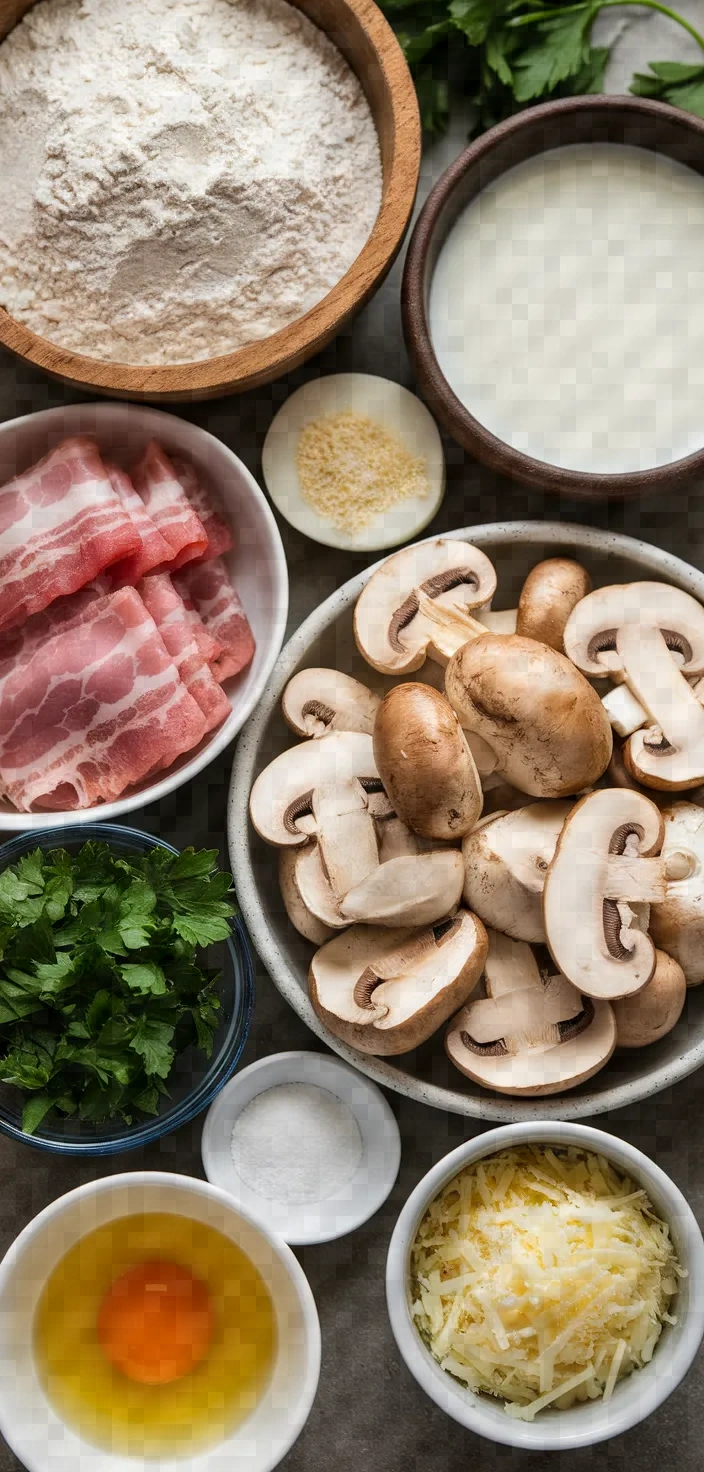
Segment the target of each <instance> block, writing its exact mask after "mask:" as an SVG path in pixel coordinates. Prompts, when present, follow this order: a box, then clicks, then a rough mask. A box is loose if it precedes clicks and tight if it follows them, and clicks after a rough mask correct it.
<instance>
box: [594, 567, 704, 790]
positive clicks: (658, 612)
mask: <svg viewBox="0 0 704 1472" xmlns="http://www.w3.org/2000/svg"><path fill="white" fill-rule="evenodd" d="M565 649H566V651H567V653H568V655H569V657H570V659H572V660H573V661H574V663H575V664H576V665H577V666H578V668H579V669H581V670H582V671H583V673H584V674H586V675H589V676H591V677H595V676H604V675H609V674H610V675H611V676H612V678H614V679H615V680H616V681H617V682H618V683H621V682H622V681H625V683H626V685H627V686H628V689H629V691H630V694H631V697H632V699H631V700H630V701H629V700H627V698H626V697H625V696H624V695H617V694H615V693H614V692H613V691H612V692H610V694H609V695H608V696H607V697H606V700H607V706H608V708H609V710H610V714H611V718H612V719H614V717H615V722H614V723H615V725H616V729H617V730H619V729H620V730H621V731H622V732H623V734H624V735H628V741H627V743H626V746H625V748H624V761H625V763H626V767H627V769H628V771H629V772H631V774H632V776H633V777H635V778H636V780H637V781H639V782H642V783H644V785H645V786H647V787H656V788H662V789H666V790H669V791H684V790H687V789H689V788H693V787H698V786H699V785H700V784H701V782H702V781H704V706H703V705H702V703H701V702H702V699H703V698H704V687H702V688H700V689H696V690H693V689H692V687H691V685H690V684H689V683H688V680H689V679H690V678H692V677H693V676H698V675H701V673H702V670H704V609H702V607H701V606H700V604H699V603H697V601H696V599H694V598H692V597H690V595H689V594H688V593H683V592H682V590H681V589H679V588H670V587H669V586H668V585H667V584H666V583H647V582H643V583H629V584H624V585H620V584H619V585H614V586H613V587H609V588H600V589H598V590H597V591H596V592H594V593H590V594H589V596H588V597H587V598H583V599H582V601H581V603H579V604H578V605H577V607H576V608H575V609H574V611H573V613H572V614H571V616H570V619H569V621H568V624H567V628H566V629H565ZM685 677H686V678H685ZM639 713H641V719H640V721H639Z"/></svg>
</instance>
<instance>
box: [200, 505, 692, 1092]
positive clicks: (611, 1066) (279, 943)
mask: <svg viewBox="0 0 704 1472" xmlns="http://www.w3.org/2000/svg"><path fill="white" fill-rule="evenodd" d="M449 535H450V536H454V537H457V538H460V539H462V540H466V541H471V542H474V543H475V544H476V546H478V547H481V548H482V550H483V551H484V552H486V553H487V554H488V555H489V557H491V558H492V561H493V562H494V563H495V565H496V570H497V573H498V578H499V594H498V595H497V598H496V599H495V606H496V607H497V608H501V607H504V608H512V607H515V604H516V601H517V598H518V594H519V592H520V588H521V584H522V582H523V579H524V578H525V576H526V574H527V573H528V572H529V570H530V568H531V567H533V566H534V564H535V563H536V562H539V561H540V559H541V558H543V557H554V556H556V555H558V554H559V553H560V552H564V553H565V554H566V555H568V556H572V557H577V558H579V560H580V561H581V562H583V563H584V564H585V565H586V567H587V568H588V569H589V571H590V573H591V575H592V578H593V580H594V585H595V587H603V586H604V585H606V584H607V583H620V582H630V581H633V580H635V579H641V578H648V579H652V578H655V579H659V580H661V581H664V582H668V583H672V584H674V585H675V587H678V588H683V589H684V590H685V591H686V592H688V593H692V594H693V595H694V597H695V598H698V599H700V601H701V602H704V573H701V572H697V571H696V569H695V568H693V567H689V566H688V565H687V563H686V562H681V561H680V559H679V558H677V557H672V556H670V554H669V553H667V552H661V551H659V549H658V548H657V547H650V546H648V545H647V544H646V543H645V542H638V541H635V540H634V539H633V538H631V537H621V536H617V535H615V534H611V533H609V532H600V531H593V530H592V529H591V528H589V527H583V526H560V525H558V524H557V523H554V522H547V523H541V522H528V521H509V522H497V523H493V524H489V525H484V526H474V527H463V528H461V529H460V530H458V531H456V532H453V533H450V534H449ZM376 565H377V566H378V565H379V564H376ZM371 571H372V569H371V568H368V569H367V570H366V571H365V572H363V573H360V574H359V575H358V576H357V577H354V578H351V579H350V581H349V582H348V583H345V584H344V585H343V587H341V588H339V589H338V591H337V592H336V593H333V594H332V596H331V597H330V598H327V599H326V600H325V602H324V603H321V605H320V607H319V608H317V609H316V610H315V612H314V613H312V614H311V615H310V618H307V619H306V621H305V623H303V624H302V625H301V627H300V629H298V631H297V633H295V634H294V636H293V638H292V639H290V640H289V643H288V644H287V645H286V647H285V649H284V650H283V652H282V654H281V656H280V658H279V661H278V664H277V665H276V668H275V669H274V672H273V675H272V677H271V679H270V680H269V683H268V686H267V690H266V694H265V695H264V698H263V699H262V701H261V702H260V704H259V706H258V707H257V709H256V710H255V712H254V714H253V716H252V717H251V718H250V720H249V722H248V723H247V725H246V726H245V728H244V730H243V732H242V735H241V737H240V741H239V745H238V749H237V754H236V758H235V766H234V770H233V774H232V787H231V789H230V804H229V819H228V822H229V830H228V831H229V839H230V857H231V861H232V868H233V871H234V875H235V884H236V887H237V892H238V895H239V900H240V904H241V907H242V913H243V916H244V919H245V920H246V923H247V925H248V927H249V932H250V935H251V937H252V940H253V942H254V945H255V947H256V949H257V951H258V952H259V955H260V956H261V959H262V961H263V963H264V965H265V967H266V969H267V971H268V972H269V975H270V976H271V977H272V979H273V981H274V982H275V984H276V986H277V987H278V989H279V991H280V992H281V994H282V996H284V997H285V998H286V1000H287V1001H288V1002H290V1004H291V1006H292V1007H293V1008H294V1009H295V1011H296V1012H297V1013H298V1015H299V1017H302V1018H303V1020H304V1022H306V1023H307V1024H308V1026H309V1027H310V1028H312V1030H313V1032H315V1033H317V1035H318V1037H320V1038H322V1039H323V1040H324V1042H326V1043H328V1044H329V1045H330V1047H331V1048H334V1050H335V1052H336V1053H339V1054H340V1057H342V1058H346V1059H347V1061H348V1062H349V1063H352V1064H354V1066H355V1067H356V1068H359V1069H361V1071H362V1073H366V1074H367V1075H368V1077H369V1078H373V1079H375V1080H376V1082H377V1083H379V1084H383V1085H385V1086H386V1088H390V1089H396V1090H397V1091H398V1092H399V1093H401V1094H408V1095H410V1097H411V1098H413V1099H419V1100H421V1102H422V1103H425V1104H431V1105H434V1106H435V1108H437V1109H448V1110H450V1111H451V1112H452V1113H455V1114H468V1115H472V1116H473V1117H474V1118H478V1119H491V1120H501V1121H509V1120H529V1119H580V1118H584V1117H585V1116H588V1115H593V1114H602V1113H604V1112H605V1111H606V1110H609V1109H618V1108H620V1107H622V1106H623V1105H625V1104H632V1103H635V1102H636V1101H637V1100H639V1099H645V1098H647V1097H648V1095H650V1094H656V1093H657V1092H658V1091H659V1090H660V1089H665V1088H667V1087H669V1085H670V1084H673V1083H676V1082H677V1080H678V1079H681V1078H685V1077H686V1075H687V1074H689V1073H692V1072H693V1071H694V1069H695V1068H699V1066H700V1065H701V1064H702V1063H704V987H701V988H700V989H695V990H694V991H691V992H690V993H689V995H688V998H687V1002H686V1005H685V1009H684V1012H683V1014H682V1017H681V1019H680V1021H679V1023H678V1025H677V1027H676V1028H675V1029H674V1030H673V1031H672V1032H671V1033H670V1034H669V1035H668V1036H667V1037H666V1038H663V1039H662V1041H661V1042H659V1043H655V1044H653V1045H652V1046H651V1047H649V1048H643V1049H638V1050H633V1051H632V1052H627V1053H623V1054H617V1055H615V1056H614V1057H613V1058H612V1059H611V1061H610V1063H608V1064H607V1066H606V1068H604V1069H602V1071H601V1073H598V1074H597V1075H596V1076H595V1077H594V1078H591V1079H589V1080H588V1081H587V1083H585V1084H583V1085H581V1087H579V1088H577V1089H574V1090H571V1091H569V1092H568V1093H565V1094H558V1095H552V1096H550V1097H548V1098H545V1099H512V1098H508V1097H506V1096H504V1095H502V1094H493V1093H491V1092H490V1091H489V1090H488V1089H483V1088H481V1087H480V1086H479V1085H478V1084H474V1083H472V1082H471V1080H470V1079H466V1078H464V1076H463V1075H462V1074H460V1073H458V1072H457V1070H456V1069H455V1068H453V1066H452V1064H451V1063H450V1062H449V1060H448V1059H447V1057H446V1055H445V1051H444V1048H443V1031H444V1029H441V1030H440V1032H439V1033H437V1034H436V1036H435V1037H434V1038H431V1039H430V1041H429V1042H427V1043H425V1044H424V1045H423V1047H421V1048H418V1049H416V1050H415V1051H414V1052H412V1053H404V1054H402V1055H401V1056H400V1057H398V1058H372V1057H370V1056H369V1054H366V1053H359V1052H357V1050H356V1049H355V1048H350V1047H348V1046H347V1045H346V1044H345V1043H342V1042H340V1041H339V1039H338V1038H336V1037H334V1036H333V1034H332V1033H330V1032H329V1031H328V1030H327V1028H326V1027H324V1026H323V1024H322V1022H320V1021H319V1019H318V1017H317V1016H316V1014H315V1012H314V1011H313V1008H312V1006H311V1004H310V1002H309V1000H308V990H307V984H306V978H307V973H308V964H309V961H310V958H311V956H312V954H313V950H314V948H313V947H312V946H311V945H310V944H309V943H308V942H307V941H305V940H304V939H303V938H302V936H300V935H298V933H297V932H296V931H295V930H294V929H293V926H292V925H291V924H290V922H289V920H288V917H287V915H286V912H285V910H284V907H283V904H282V901H281V897H280V894H279V887H278V880H277V854H276V850H275V849H272V848H270V847H268V845H267V844H265V843H262V841H261V840H260V839H259V838H258V837H257V835H256V834H255V832H254V830H253V829H252V827H251V825H250V823H249V818H248V811H247V809H248V800H249V792H250V788H251V786H252V783H253V782H254V779H255V777H257V776H258V774H259V772H261V771H262V769H263V768H264V767H265V766H267V765H268V763H269V762H270V761H272V759H273V758H274V757H275V756H277V755H278V753H279V752H280V751H283V750H284V748H285V747H287V746H290V745H292V744H293V741H294V739H295V738H293V737H292V734H291V732H290V731H289V730H288V727H287V726H286V725H285V723H284V721H283V718H282V716H281V713H280V709H279V702H280V699H281V694H282V691H283V689H284V686H285V685H286V683H287V681H288V680H290V678H291V676H292V675H294V674H295V673H296V671H297V670H299V669H304V668H305V667H306V666H307V665H334V666H336V667H337V668H338V669H341V670H347V671H348V672H349V673H350V674H353V675H356V676H357V678H358V679H361V680H364V681H366V683H367V684H370V685H372V686H373V687H374V688H376V689H382V688H383V682H381V683H380V677H379V676H378V675H376V674H375V672H374V671H373V670H370V668H369V666H368V665H366V664H365V662H364V660H363V659H362V657H361V655H360V654H359V652H358V650H357V648H356V645H355V642H354V637H353V633H352V615H353V612H354V605H355V603H356V601H357V598H358V597H359V594H360V592H361V590H362V588H363V587H364V584H365V582H366V581H367V579H368V577H369V575H370V572H371ZM390 683H393V682H390Z"/></svg>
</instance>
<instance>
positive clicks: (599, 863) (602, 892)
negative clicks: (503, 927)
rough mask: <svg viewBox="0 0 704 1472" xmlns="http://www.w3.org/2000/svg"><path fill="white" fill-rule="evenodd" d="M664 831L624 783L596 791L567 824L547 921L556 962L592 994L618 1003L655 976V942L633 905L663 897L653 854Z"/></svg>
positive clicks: (547, 900) (547, 890) (549, 879)
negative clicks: (638, 922) (643, 925)
mask: <svg viewBox="0 0 704 1472" xmlns="http://www.w3.org/2000/svg"><path fill="white" fill-rule="evenodd" d="M663 830H664V825H663V821H662V817H661V815H660V812H659V810H658V809H657V808H656V806H655V804H654V803H652V802H650V800H649V799H648V798H647V797H643V796H642V795H641V794H640V793H639V792H634V791H632V790H631V789H629V788H625V787H624V788H609V789H606V790H601V791H599V792H592V793H590V794H589V796H588V797H584V798H582V800H581V802H578V803H577V804H576V805H575V807H574V808H573V809H572V812H571V813H570V814H569V816H568V818H567V819H566V821H565V824H564V826H563V828H562V831H561V833H560V836H559V838H558V841H557V847H556V849H555V855H554V858H553V860H552V863H551V864H550V867H549V869H548V872H547V875H546V879H545V887H544V890H543V919H544V923H545V933H546V935H547V942H548V945H549V947H550V951H551V954H552V956H553V958H554V960H555V963H556V965H557V966H558V967H559V970H560V971H561V972H562V974H563V975H564V976H566V977H567V978H568V980H569V981H571V982H572V984H573V985H574V986H576V987H577V988H578V990H579V991H580V992H582V993H584V994H585V995H586V996H591V997H598V998H604V999H606V1000H607V1001H614V1000H616V999H618V998H619V997H626V996H630V994H631V993H632V992H638V991H640V990H641V989H642V988H643V987H644V986H645V985H646V984H647V982H649V981H650V978H651V976H652V974H653V971H654V970H655V947H654V945H653V943H652V941H651V939H650V937H649V936H648V935H647V934H644V933H643V931H642V930H640V929H639V928H638V926H637V924H635V923H634V921H636V920H637V914H636V913H634V911H633V910H632V909H631V904H633V903H637V904H641V903H649V902H651V901H653V900H654V899H655V898H658V897H659V898H663V896H664V892H665V890H664V884H665V881H664V869H663V865H662V863H661V861H660V860H655V859H653V858H651V855H653V854H656V853H658V852H659V850H660V846H661V843H662V837H663Z"/></svg>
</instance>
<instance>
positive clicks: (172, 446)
mask: <svg viewBox="0 0 704 1472" xmlns="http://www.w3.org/2000/svg"><path fill="white" fill-rule="evenodd" d="M70 435H89V436H91V438H93V439H95V440H96V441H97V444H98V447H99V449H100V450H101V451H102V452H103V453H104V454H105V455H107V456H108V457H109V458H110V459H113V460H116V461H117V462H118V463H119V464H121V465H125V466H126V467H128V466H129V465H131V464H132V463H133V461H134V460H136V459H138V457H139V456H140V454H141V453H142V450H143V449H144V447H145V445H147V444H148V442H149V440H151V439H157V440H158V441H159V443H160V444H161V445H163V447H164V449H165V450H166V452H167V454H173V455H184V456H185V457H186V459H188V460H191V461H192V462H193V464H194V465H195V466H196V468H197V469H198V470H200V471H201V472H202V473H203V475H204V476H205V478H206V480H207V482H208V483H209V484H211V485H212V486H213V489H214V490H215V491H216V493H217V495H218V496H219V498H220V501H221V503H222V506H223V509H224V511H225V513H226V515H227V516H228V519H229V520H230V521H231V523H232V526H233V529H234V531H235V546H234V547H233V549H232V551H231V552H229V553H228V554H227V555H226V557H225V562H226V563H227V566H228V569H229V571H230V573H231V576H232V583H233V586H234V587H235V588H236V589H237V592H238V593H239V594H240V597H241V599H242V603H243V605H244V610H245V613H246V614H247V617H248V619H249V622H250V624H251V626H252V632H253V634H254V638H255V640H256V649H255V652H254V658H253V660H252V662H251V664H250V665H248V667H247V669H245V670H243V671H242V673H241V674H239V675H236V676H235V677H234V679H232V680H228V681H227V682H226V684H225V686H224V689H225V694H226V695H227V696H228V698H229V701H230V705H231V706H232V714H231V715H230V716H228V717H227V718H226V720H225V721H223V724H222V725H221V726H219V727H218V728H217V730H215V731H213V732H212V733H211V734H209V735H208V736H206V737H205V738H204V739H203V741H202V742H201V743H200V746H197V747H196V748H195V750H194V751H192V752H185V753H184V755H183V756H182V757H180V758H179V760H178V761H177V762H174V763H173V764H172V765H171V766H170V767H168V768H167V770H166V772H164V773H162V774H160V775H159V776H158V777H156V778H152V779H151V780H149V779H147V780H145V781H143V782H141V783H138V784H137V785H136V786H135V787H129V788H128V789H127V791H126V792H125V793H123V794H122V796H120V797H119V798H117V800H116V801H115V802H108V803H100V804H99V805H98V806H96V807H92V808H84V809H81V810H79V811H71V812H63V813H62V812H56V813H50V812H47V813H18V812H17V809H16V808H14V807H13V806H12V804H11V803H8V802H7V801H4V800H3V799H2V798H0V832H2V831H3V830H19V831H21V832H25V831H26V830H27V829H29V828H51V827H55V826H60V825H61V824H64V823H89V822H91V820H93V819H95V818H99V819H100V820H101V821H102V820H103V819H107V818H119V817H121V816H123V814H125V813H129V812H132V811H133V810H134V809H135V808H142V807H144V805H145V803H148V802H157V801H158V800H159V799H160V798H162V797H166V796H167V794H168V793H170V792H174V791H175V790H176V788H178V787H183V786H184V784H185V783H186V782H190V781H191V779H192V778H193V777H196V776H197V775H198V773H199V772H202V771H203V769H204V768H205V767H207V766H209V764H210V762H212V761H214V760H215V758H216V757H217V756H219V755H220V753H221V752H222V751H224V750H225V748H226V747H227V746H229V745H230V742H231V741H233V740H234V738H235V736H236V735H237V733H238V731H239V730H240V729H241V727H242V726H243V725H244V722H245V721H246V720H247V717H248V716H249V715H250V714H251V712H252V711H253V710H254V707H255V706H256V704H257V701H258V700H259V698H260V696H261V695H262V692H263V691H264V690H265V689H266V686H267V682H268V679H269V676H270V674H271V671H272V669H273V667H274V664H275V663H276V658H277V655H278V653H279V650H280V649H281V645H282V643H283V638H284V634H285V632H286V619H287V617H288V568H287V565H286V554H285V552H284V548H283V543H282V541H281V536H280V534H279V529H278V527H277V525H276V522H275V520H274V517H273V515H272V512H271V510H270V507H269V503H268V501H267V499H266V496H265V495H264V492H263V491H261V490H260V488H259V486H258V485H257V482H256V481H255V479H254V476H253V475H251V474H250V472H249V471H248V469H247V467H246V465H244V464H243V463H242V461H241V460H238V458H237V456H236V455H234V454H233V453H232V450H229V449H228V448H227V445H224V444H222V442H221V441H220V440H217V439H216V438H215V436H214V435H212V434H208V433H207V431H206V430H204V429H199V428H198V427H197V425H195V424H189V423H188V422H187V421H186V420H185V419H177V418H176V416H175V415H173V414H164V413H161V412H160V411H159V410H158V409H148V408H143V407H141V406H140V405H128V404H72V405H67V406H66V407H65V408H61V409H45V410H43V411H42V412H41V413H39V414H29V415H27V416H26V417H25V418H23V419H11V420H10V421H9V422H8V423H7V424H2V425H0V485H2V484H4V483H5V482H6V481H8V480H11V479H12V477H13V476H14V475H16V474H18V473H19V472H21V471H23V470H26V469H27V467H28V466H30V465H33V464H34V463H35V462H36V461H37V460H40V459H41V458H42V456H43V455H45V454H46V453H47V451H49V450H50V449H51V448H52V447H53V446H54V445H56V444H58V442H59V441H60V440H62V439H65V438H66V437H67V436H70Z"/></svg>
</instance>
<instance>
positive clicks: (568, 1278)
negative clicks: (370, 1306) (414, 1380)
mask: <svg viewBox="0 0 704 1472" xmlns="http://www.w3.org/2000/svg"><path fill="white" fill-rule="evenodd" d="M684 1276H685V1273H684V1270H683V1269H682V1268H681V1267H680V1265H679V1263H678V1262H677V1259H676V1256H675V1251H674V1248H673V1245H672V1242H671V1240H670V1232H669V1228H668V1226H667V1225H666V1223H665V1222H663V1221H661V1220H660V1218H659V1217H657V1216H656V1214H655V1212H654V1211H653V1208H652V1206H651V1204H650V1202H649V1200H648V1197H647V1195H646V1193H645V1191H642V1190H638V1189H637V1188H636V1187H635V1186H634V1184H633V1182H632V1181H629V1180H627V1179H624V1178H623V1177H621V1176H619V1175H618V1174H617V1173H616V1171H615V1170H614V1168H613V1167H612V1166H611V1165H610V1164H609V1162H608V1161H607V1160H605V1159H604V1158H603V1157H601V1156H597V1155H594V1154H592V1153H590V1152H588V1151H584V1150H577V1149H575V1148H570V1149H568V1150H564V1151H559V1152H558V1151H555V1150H552V1149H541V1148H540V1147H538V1146H525V1147H522V1148H521V1149H518V1150H504V1151H502V1152H501V1153H500V1154H498V1155H494V1156H491V1157H489V1158H488V1159H484V1160H482V1161H480V1162H478V1163H477V1164H476V1165H473V1166H470V1167H468V1169H467V1170H465V1171H463V1172H462V1173H461V1174H460V1175H459V1176H456V1177H455V1179H454V1180H452V1181H450V1183H449V1184H448V1185H447V1186H446V1187H445V1188H444V1190H443V1191H442V1192H441V1193H440V1195H439V1196H438V1197H436V1199H435V1201H433V1202H432V1204H431V1205H430V1207H429V1208H428V1211H427V1212H426V1214H425V1216H424V1218H423V1220H422V1222H421V1224H420V1227H419V1229H418V1233H417V1236H416V1240H415V1242H414V1245H413V1249H412V1253H411V1288H412V1295H413V1308H412V1311H413V1316H414V1318H415V1321H416V1324H417V1326H418V1329H419V1332H420V1334H421V1336H422V1338H423V1339H424V1340H425V1342H426V1343H427V1345H428V1347H429V1349H430V1351H431V1353H432V1354H433V1355H434V1356H435V1358H436V1359H437V1360H438V1361H439V1363H440V1365H441V1366H442V1368H443V1369H444V1370H447V1372H448V1373H449V1374H450V1375H454V1376H455V1378H456V1379H458V1380H460V1381H461V1382H462V1383H463V1384H465V1385H467V1386H469V1387H470V1388H471V1389H472V1390H475V1391H483V1392H484V1393H486V1394H489V1395H493V1396H498V1397H500V1398H502V1399H503V1400H504V1409H505V1410H506V1411H507V1413H508V1414H509V1415H510V1416H513V1417H518V1418H521V1419H523V1420H528V1421H532V1419H533V1417H534V1416H535V1415H537V1413H538V1412H539V1411H542V1410H543V1409H544V1408H545V1407H546V1406H553V1407H556V1408H557V1409H560V1410H562V1409H566V1408H567V1407H569V1406H571V1405H574V1404H575V1403H576V1402H578V1401H584V1400H595V1399H597V1398H598V1397H599V1396H603V1398H604V1399H605V1400H608V1399H609V1398H610V1396H611V1395H612V1394H613V1391H614V1388H615V1386H616V1383H617V1381H618V1380H619V1379H621V1378H622V1377H623V1376H624V1375H628V1374H630V1373H631V1372H632V1371H633V1370H637V1369H640V1368H641V1367H642V1366H643V1365H644V1364H646V1363H647V1361H648V1360H649V1359H651V1358H652V1355H653V1351H654V1349H655V1346H656V1344H657V1341H658V1339H659V1337H660V1334H661V1332H662V1326H663V1323H664V1322H667V1323H673V1322H675V1320H674V1318H673V1316H672V1314H671V1312H670V1308H671V1300H672V1298H673V1297H674V1295H675V1294H676V1292H677V1280H678V1278H680V1277H684Z"/></svg>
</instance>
